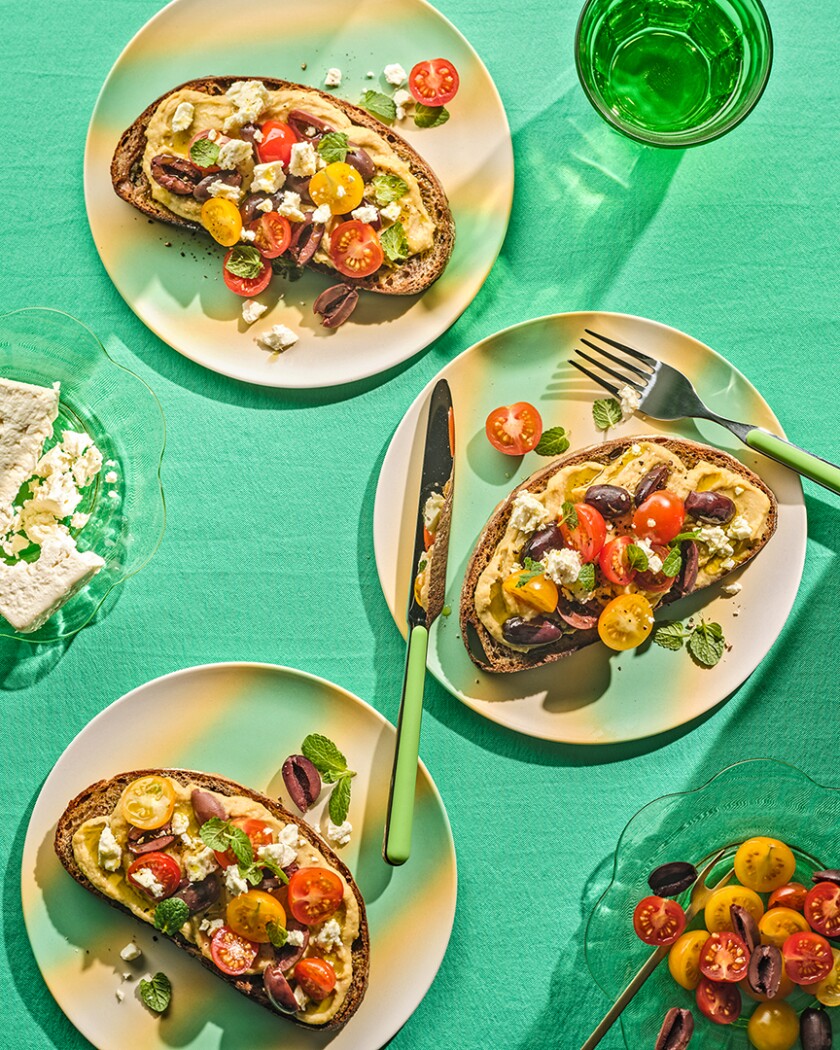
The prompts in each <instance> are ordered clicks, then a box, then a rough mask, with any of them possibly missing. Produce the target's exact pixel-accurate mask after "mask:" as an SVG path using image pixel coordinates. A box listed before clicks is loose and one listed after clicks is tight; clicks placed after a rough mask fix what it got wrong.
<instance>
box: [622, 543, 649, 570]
mask: <svg viewBox="0 0 840 1050" xmlns="http://www.w3.org/2000/svg"><path fill="white" fill-rule="evenodd" d="M625 554H626V557H627V564H628V565H629V566H630V568H631V569H635V570H636V571H637V572H647V567H648V556H647V554H646V553H645V552H644V551H643V550H642V548H641V547H640V546H639V545H638V543H629V544H628V545H627V550H626V551H625Z"/></svg>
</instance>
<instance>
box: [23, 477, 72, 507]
mask: <svg viewBox="0 0 840 1050" xmlns="http://www.w3.org/2000/svg"><path fill="white" fill-rule="evenodd" d="M30 488H31V490H32V499H31V500H27V501H26V502H27V504H28V505H29V507H31V508H33V509H35V510H37V511H39V512H44V511H46V512H47V513H48V514H52V515H53V516H54V517H56V518H69V517H70V515H71V514H72V513H73V512H74V511H75V509H76V507H78V505H79V504H80V503H81V501H82V494H81V492H79V490H78V488H76V482H75V480H74V478H73V475H72V474H71V473H67V474H50V475H49V477H47V478H44V480H43V481H33V482H30Z"/></svg>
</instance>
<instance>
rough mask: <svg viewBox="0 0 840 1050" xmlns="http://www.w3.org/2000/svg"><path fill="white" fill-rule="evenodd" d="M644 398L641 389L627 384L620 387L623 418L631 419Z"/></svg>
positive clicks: (619, 400)
mask: <svg viewBox="0 0 840 1050" xmlns="http://www.w3.org/2000/svg"><path fill="white" fill-rule="evenodd" d="M641 400H642V398H641V395H640V394H639V391H638V390H636V389H634V388H633V387H632V386H629V385H627V384H625V385H624V386H621V387H619V388H618V403H619V404H620V405H621V418H622V419H629V418H630V416H632V415H633V413H634V412H635V411H636V410H637V409H638V407H639V403H640V401H641Z"/></svg>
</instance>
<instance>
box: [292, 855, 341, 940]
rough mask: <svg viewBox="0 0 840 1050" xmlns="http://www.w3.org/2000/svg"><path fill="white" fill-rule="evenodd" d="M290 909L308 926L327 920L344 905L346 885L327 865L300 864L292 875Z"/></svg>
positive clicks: (295, 916)
mask: <svg viewBox="0 0 840 1050" xmlns="http://www.w3.org/2000/svg"><path fill="white" fill-rule="evenodd" d="M288 894H289V910H290V911H291V913H292V915H293V916H294V918H295V919H297V921H298V922H302V923H305V924H306V925H307V926H312V925H315V924H316V923H321V922H326V920H327V919H329V918H330V917H331V916H332V915H334V914H335V913H336V912H337V911H338V909H339V908H340V907H341V902H342V901H343V900H344V886H343V884H342V882H341V879H340V878H339V877H338V875H336V873H335V872H334V871H330V870H329V869H328V868H300V869H299V870H298V871H296V872H295V873H294V875H292V877H291V878H290V879H289V887H288Z"/></svg>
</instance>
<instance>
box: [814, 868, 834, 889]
mask: <svg viewBox="0 0 840 1050" xmlns="http://www.w3.org/2000/svg"><path fill="white" fill-rule="evenodd" d="M811 882H833V883H834V885H835V886H840V869H838V868H831V869H829V870H828V871H815V872H814V874H813V875H812V876H811Z"/></svg>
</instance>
